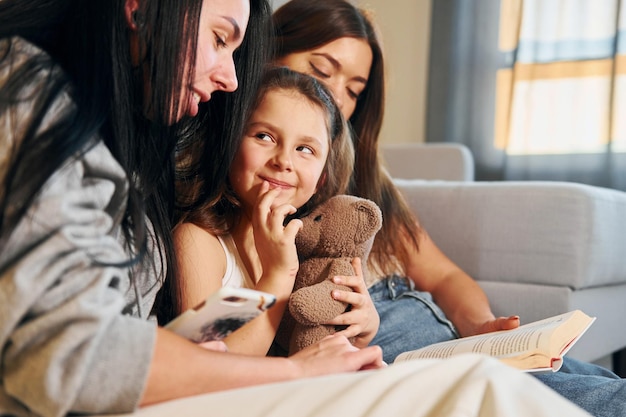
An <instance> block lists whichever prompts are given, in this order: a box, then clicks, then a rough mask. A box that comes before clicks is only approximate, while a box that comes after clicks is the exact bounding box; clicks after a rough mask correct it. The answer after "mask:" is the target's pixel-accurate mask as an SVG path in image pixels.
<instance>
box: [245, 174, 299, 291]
mask: <svg viewBox="0 0 626 417" xmlns="http://www.w3.org/2000/svg"><path fill="white" fill-rule="evenodd" d="M280 192H281V190H280V188H270V186H269V183H268V182H267V181H266V182H264V183H263V185H262V186H261V189H260V191H259V196H258V200H257V203H256V206H255V210H254V214H253V217H252V227H253V230H254V242H255V246H256V250H257V253H258V255H259V260H260V261H261V265H262V267H263V275H264V276H282V277H291V278H292V279H291V283H292V284H293V280H294V279H295V276H296V273H297V272H298V266H299V263H298V253H297V251H296V243H295V239H296V234H297V233H298V231H299V230H300V229H301V228H302V221H301V220H298V219H294V220H291V221H290V222H289V223H288V224H287V226H283V223H284V221H285V218H286V217H287V216H288V215H290V214H293V213H295V212H296V208H295V207H294V206H292V205H290V204H281V205H278V206H276V207H274V203H275V200H276V198H277V197H278V196H279V194H280Z"/></svg>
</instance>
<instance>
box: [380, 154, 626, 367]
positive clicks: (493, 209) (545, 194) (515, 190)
mask: <svg viewBox="0 0 626 417" xmlns="http://www.w3.org/2000/svg"><path fill="white" fill-rule="evenodd" d="M446 146H449V144H448V145H446ZM459 146H461V145H459ZM398 147H399V145H394V152H396V154H401V155H402V158H403V159H404V162H403V163H406V159H407V158H409V159H410V153H411V152H413V153H419V152H420V149H419V148H420V147H419V146H415V145H410V146H407V147H406V149H405V150H404V151H402V152H399V151H398ZM433 147H437V145H429V146H427V148H430V149H428V152H431V154H432V148H433ZM461 147H462V146H461ZM382 152H383V156H384V157H385V159H386V161H387V164H388V168H389V171H390V173H391V174H392V176H393V175H394V169H395V168H394V167H397V166H398V161H397V160H395V159H394V157H393V153H386V151H385V147H384V146H383V148H382ZM457 153H458V152H457ZM430 163H431V164H432V163H435V162H433V161H432V160H431V161H430ZM454 172H463V169H458V167H457V169H455V170H454ZM409 175H410V174H407V173H404V175H403V176H404V177H405V179H400V178H397V179H396V180H395V181H396V184H397V185H398V186H399V188H400V189H401V190H402V192H403V193H404V195H405V197H406V198H407V200H408V202H409V204H410V206H411V207H412V208H413V209H414V210H415V212H416V213H417V214H418V216H419V219H420V222H421V223H422V225H423V227H424V228H425V229H426V230H428V232H429V234H430V235H431V237H432V238H433V240H434V241H435V242H436V244H437V245H438V246H439V247H440V248H441V249H442V250H443V252H444V253H446V254H447V255H448V256H449V257H450V258H451V259H452V260H453V261H454V262H455V263H456V264H457V265H459V266H460V267H461V268H462V269H463V270H465V271H466V272H468V273H469V274H470V275H471V276H472V277H473V278H474V279H476V280H477V281H478V283H479V284H480V286H481V287H482V288H483V289H484V290H485V292H486V293H487V295H488V296H489V299H490V302H491V305H492V308H493V310H494V313H495V314H496V315H502V316H508V315H512V314H519V315H520V317H521V321H522V323H527V322H530V321H534V320H538V319H541V318H545V317H548V316H551V315H555V314H559V313H563V312H566V311H569V310H573V309H581V310H583V311H584V312H586V313H587V314H589V315H592V316H596V317H597V320H596V322H595V323H594V324H593V326H592V327H591V328H590V329H589V330H588V332H587V333H586V334H585V335H584V336H583V338H582V339H581V340H580V341H579V342H578V343H577V345H575V346H574V347H573V348H572V350H571V351H570V353H569V355H570V356H572V357H575V358H578V359H581V360H585V361H599V362H601V363H602V364H604V365H607V366H608V365H610V364H611V363H607V360H611V359H612V358H617V361H618V362H621V363H623V361H622V360H621V359H620V358H621V357H622V355H621V354H618V355H614V353H615V352H618V351H620V350H622V349H624V348H625V347H626V331H624V328H625V327H624V317H626V193H624V192H621V191H616V190H610V189H605V188H600V187H593V186H588V185H583V184H577V183H567V182H547V181H545V182H544V181H528V182H524V181H515V182H511V181H502V182H481V181H471V179H470V180H469V181H468V178H462V177H461V178H459V177H457V178H456V179H457V180H456V181H445V180H432V179H431V180H423V179H406V177H407V176H409ZM416 175H418V174H417V173H416Z"/></svg>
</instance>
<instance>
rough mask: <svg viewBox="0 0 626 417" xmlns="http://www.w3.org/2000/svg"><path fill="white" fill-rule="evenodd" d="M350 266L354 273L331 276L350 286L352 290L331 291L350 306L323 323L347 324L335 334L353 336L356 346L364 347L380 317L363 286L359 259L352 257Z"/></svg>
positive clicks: (376, 327)
mask: <svg viewBox="0 0 626 417" xmlns="http://www.w3.org/2000/svg"><path fill="white" fill-rule="evenodd" d="M352 267H353V268H354V273H355V274H356V275H354V276H338V277H334V278H333V282H335V284H341V285H346V286H348V287H350V288H352V291H341V290H335V291H333V293H332V297H333V299H335V300H338V301H342V302H344V303H347V304H351V305H352V308H351V310H350V311H347V312H345V313H342V314H340V315H338V316H337V317H335V318H334V319H332V320H331V321H329V322H328V323H324V324H332V325H347V326H348V327H347V328H346V329H344V330H342V331H340V332H337V334H340V335H342V336H345V337H348V338H351V337H354V338H355V341H354V345H355V346H356V347H365V346H367V345H369V343H370V342H371V341H372V339H374V336H375V335H376V332H377V331H378V326H379V324H380V318H379V316H378V312H377V311H376V307H374V303H373V302H372V299H371V297H370V294H369V292H368V291H367V287H366V286H365V280H364V279H363V270H362V267H361V259H360V258H354V259H353V260H352Z"/></svg>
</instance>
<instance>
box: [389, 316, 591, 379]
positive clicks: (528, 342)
mask: <svg viewBox="0 0 626 417" xmlns="http://www.w3.org/2000/svg"><path fill="white" fill-rule="evenodd" d="M594 320H595V317H589V316H588V315H586V314H585V313H583V312H582V311H580V310H574V311H570V312H569V313H565V314H560V315H558V316H554V317H550V318H547V319H544V320H539V321H536V322H534V323H528V324H525V325H523V326H520V327H518V328H517V329H514V330H502V331H499V332H493V333H485V334H481V335H477V336H470V337H464V338H461V339H455V340H450V341H447V342H441V343H435V344H434V345H430V346H426V347H424V348H421V349H417V350H412V351H409V352H404V353H402V354H400V355H398V357H397V358H396V360H395V362H400V361H405V360H410V359H429V358H447V357H450V356H452V355H456V354H459V353H470V352H471V353H483V354H487V355H490V356H493V357H496V358H498V359H500V360H501V361H502V362H504V363H506V364H508V365H510V366H513V367H515V368H518V369H522V370H524V371H527V372H545V371H554V372H556V371H558V370H559V369H560V368H561V365H562V364H563V355H565V353H567V351H568V350H569V349H570V348H571V347H572V346H573V345H574V343H576V342H577V341H578V339H579V338H580V337H581V336H582V334H583V333H584V332H585V331H586V330H587V329H588V328H589V326H591V324H592V323H593V322H594Z"/></svg>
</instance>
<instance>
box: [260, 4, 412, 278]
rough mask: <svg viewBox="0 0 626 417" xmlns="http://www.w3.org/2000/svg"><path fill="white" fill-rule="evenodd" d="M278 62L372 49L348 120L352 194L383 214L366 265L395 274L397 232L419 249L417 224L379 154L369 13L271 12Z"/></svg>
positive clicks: (381, 101)
mask: <svg viewBox="0 0 626 417" xmlns="http://www.w3.org/2000/svg"><path fill="white" fill-rule="evenodd" d="M272 20H273V22H274V36H275V48H276V54H275V57H276V59H279V58H282V57H285V56H287V55H289V54H292V53H297V52H304V51H308V50H311V49H315V48H319V47H321V46H323V45H326V44H327V43H329V42H332V41H335V40H337V39H340V38H345V37H349V38H356V39H363V40H365V41H366V42H367V43H368V44H369V46H370V48H371V50H372V55H373V59H372V67H371V69H370V73H369V77H368V80H367V86H366V88H365V90H363V92H362V93H361V95H360V97H359V99H358V101H357V105H356V107H355V110H354V113H353V114H352V116H351V117H350V120H349V121H350V124H351V126H352V129H353V140H354V147H355V153H356V160H355V169H354V173H353V177H352V184H351V189H350V193H351V194H354V195H356V196H359V197H363V198H367V199H369V200H372V201H374V202H375V203H376V204H378V206H379V207H380V209H381V211H382V213H383V219H384V221H383V227H382V229H381V231H380V232H379V233H378V234H377V235H376V240H375V242H374V247H373V248H372V252H371V254H370V257H369V258H370V260H372V263H373V265H374V266H376V265H378V266H379V267H382V269H383V270H384V271H380V272H384V273H389V272H393V270H394V269H395V267H396V260H395V256H397V255H399V256H400V258H403V257H404V256H405V255H406V253H407V250H406V246H405V245H406V243H405V242H404V241H402V240H401V239H398V234H397V232H398V230H406V232H407V236H409V238H410V239H411V240H412V242H413V244H414V245H415V246H416V247H418V242H417V235H418V234H419V232H420V229H419V227H418V223H417V219H416V218H415V216H414V214H413V213H412V212H411V209H410V208H409V206H408V204H407V203H406V201H405V200H404V198H403V197H402V195H401V194H400V192H399V190H398V189H397V188H396V187H395V185H394V184H393V182H392V180H391V178H390V176H389V174H388V173H387V171H386V170H385V169H384V167H383V165H382V163H381V159H380V156H379V153H378V138H379V135H380V130H381V126H382V121H383V115H384V105H385V74H384V60H383V52H382V47H381V42H380V39H379V38H380V37H379V36H378V34H377V31H376V29H375V27H374V25H373V22H372V20H371V18H370V16H369V14H368V13H367V12H366V11H365V10H363V9H359V8H357V7H355V6H354V5H352V4H351V3H349V2H348V1H345V0H315V1H309V0H291V1H289V2H287V3H286V4H285V5H283V6H282V7H280V8H279V9H278V10H276V11H275V12H274V15H273V18H272Z"/></svg>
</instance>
